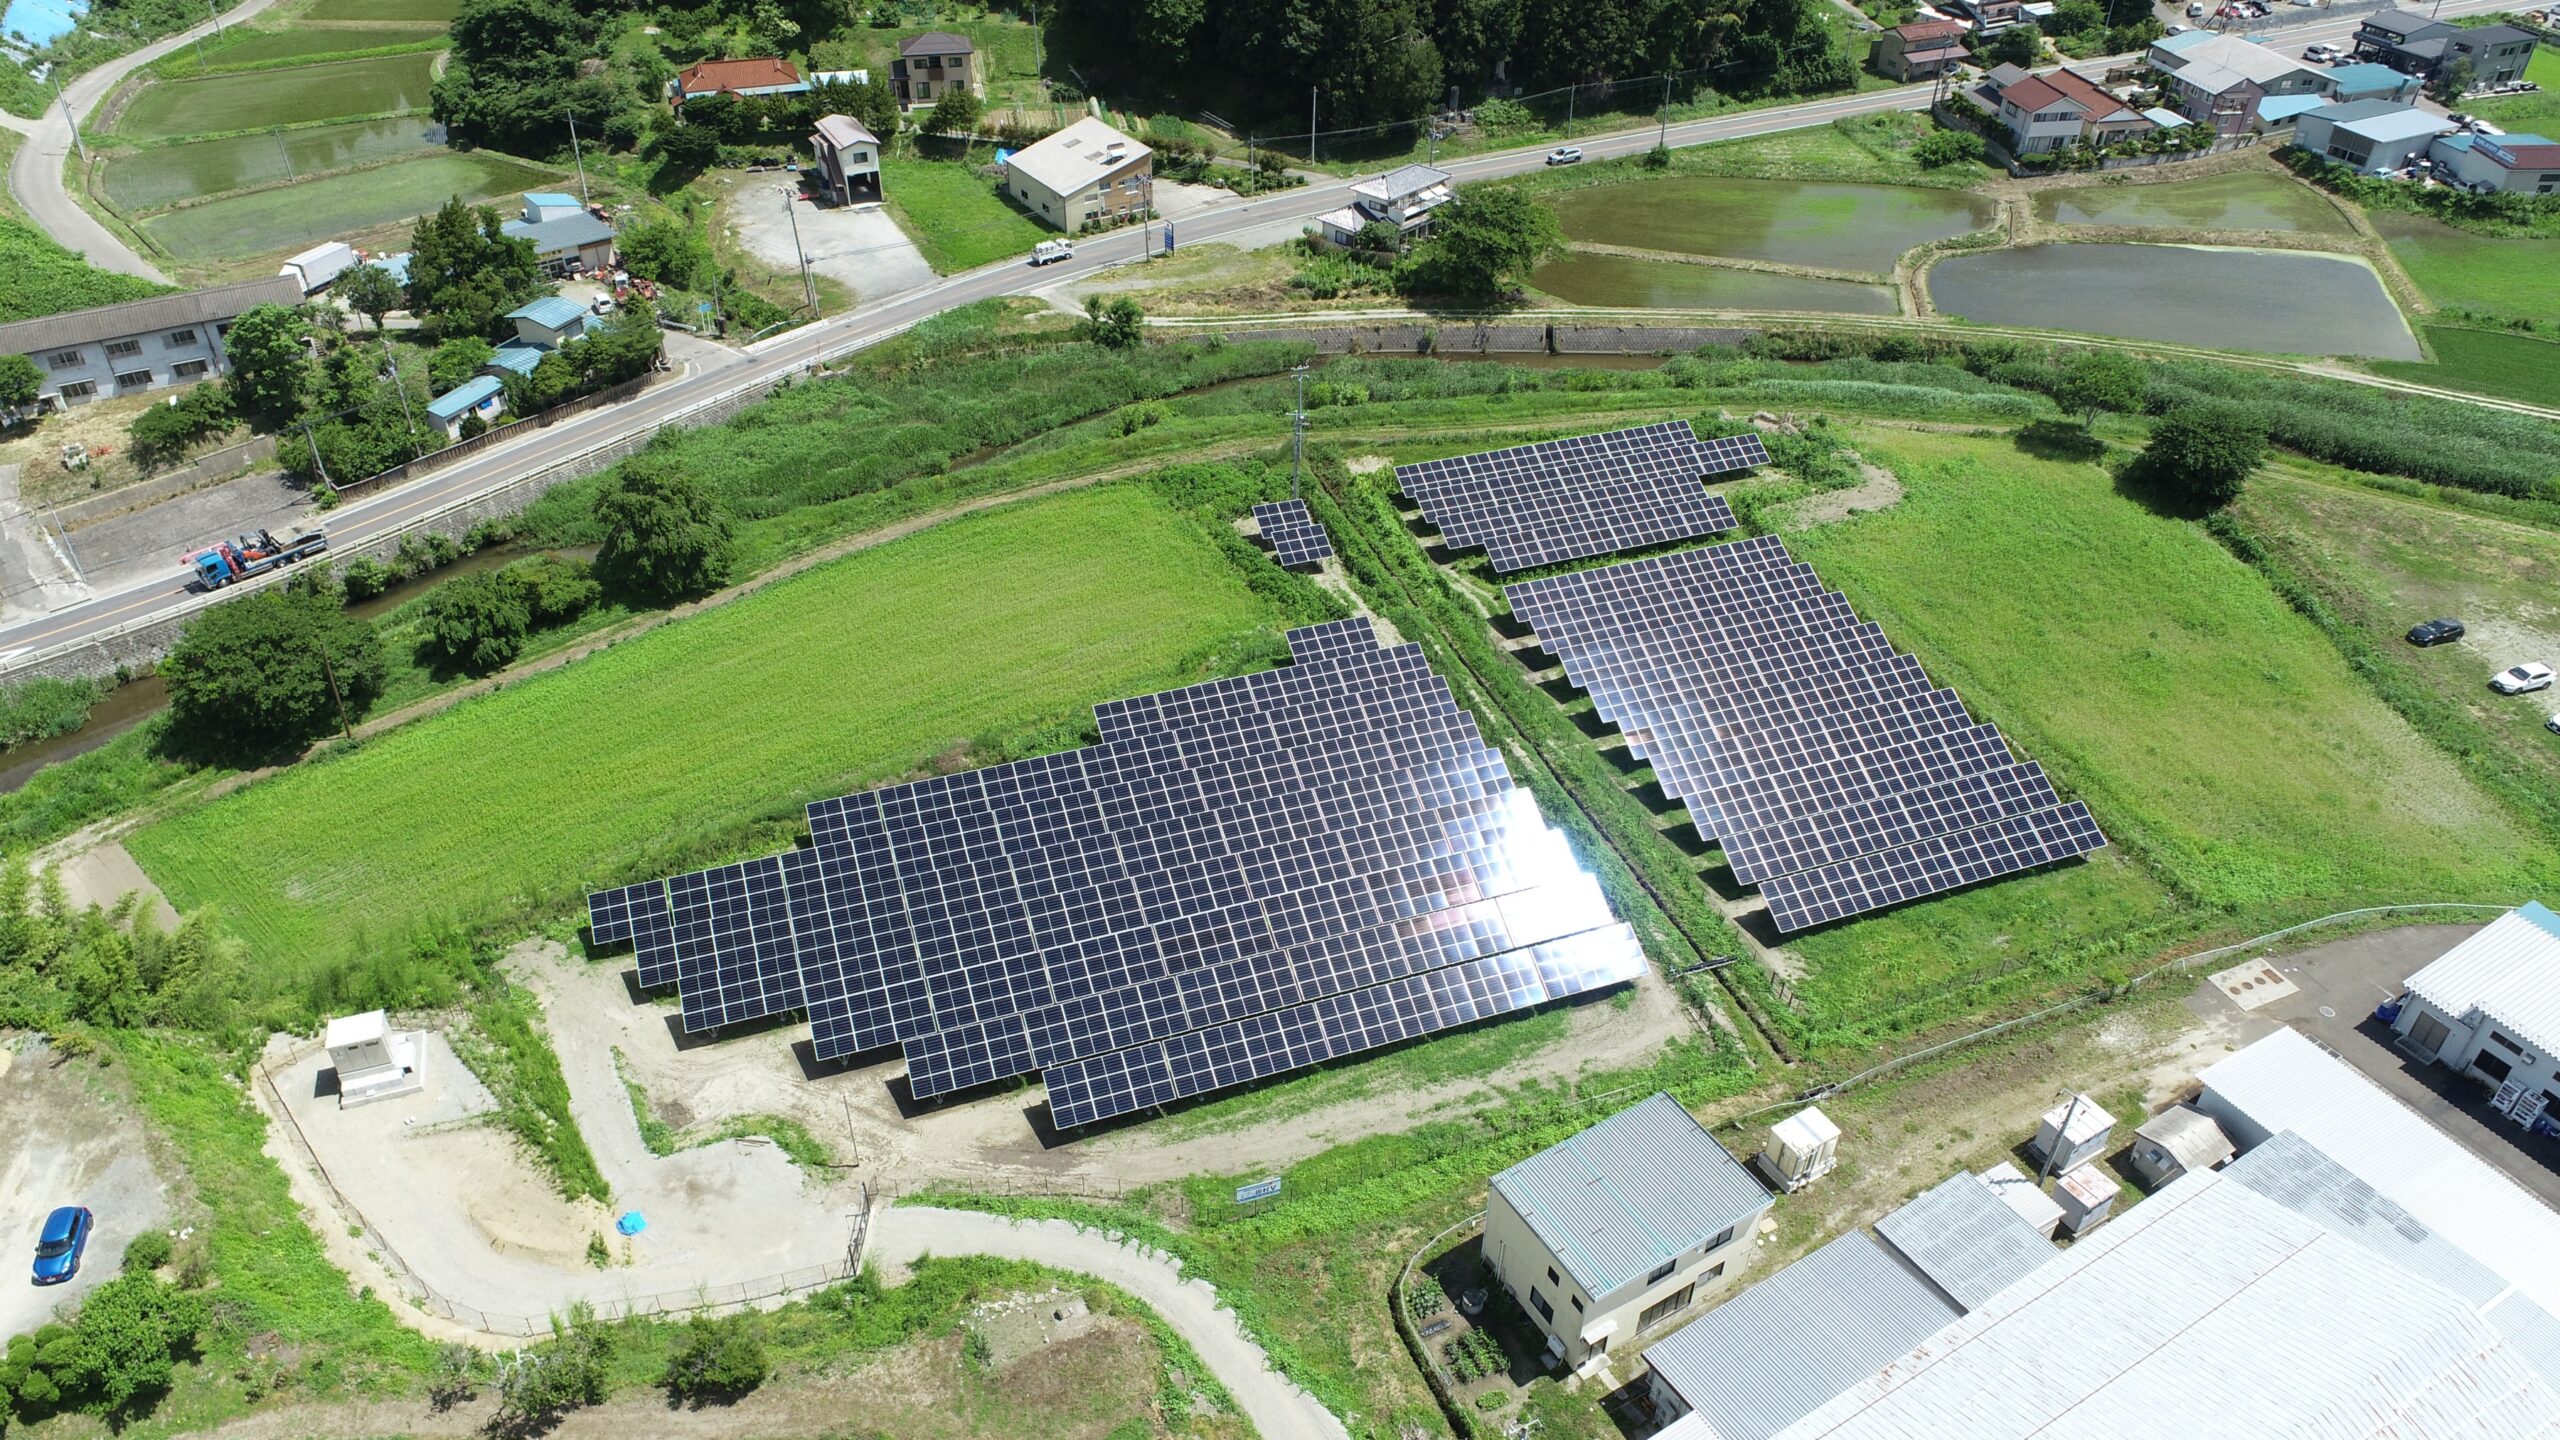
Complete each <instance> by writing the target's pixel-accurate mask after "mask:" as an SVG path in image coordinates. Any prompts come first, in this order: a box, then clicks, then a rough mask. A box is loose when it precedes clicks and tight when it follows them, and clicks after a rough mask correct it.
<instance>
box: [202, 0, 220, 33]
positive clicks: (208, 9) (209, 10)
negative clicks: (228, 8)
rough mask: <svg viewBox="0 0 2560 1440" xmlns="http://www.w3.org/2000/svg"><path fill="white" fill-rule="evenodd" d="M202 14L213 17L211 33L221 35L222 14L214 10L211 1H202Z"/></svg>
mask: <svg viewBox="0 0 2560 1440" xmlns="http://www.w3.org/2000/svg"><path fill="white" fill-rule="evenodd" d="M204 13H206V14H207V15H210V16H212V17H213V33H214V34H216V35H219V34H221V33H222V12H221V11H220V10H217V9H215V8H214V3H213V0H204Z"/></svg>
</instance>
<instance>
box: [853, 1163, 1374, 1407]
mask: <svg viewBox="0 0 2560 1440" xmlns="http://www.w3.org/2000/svg"><path fill="white" fill-rule="evenodd" d="M864 1254H865V1258H866V1259H867V1260H868V1259H876V1260H878V1261H879V1262H880V1265H881V1267H882V1269H883V1270H885V1271H887V1272H888V1279H889V1281H890V1283H892V1284H895V1283H898V1282H900V1281H902V1280H904V1279H905V1276H906V1271H907V1267H909V1266H911V1265H913V1264H914V1263H915V1262H916V1260H917V1259H918V1258H919V1257H922V1256H925V1255H997V1256H1002V1257H1004V1258H1006V1259H1009V1260H1033V1261H1037V1262H1039V1263H1040V1264H1043V1265H1051V1266H1055V1267H1057V1268H1058V1269H1060V1270H1072V1271H1074V1272H1076V1273H1077V1274H1079V1275H1090V1276H1092V1277H1094V1278H1095V1279H1097V1280H1104V1281H1108V1282H1109V1283H1111V1284H1113V1285H1117V1286H1119V1287H1120V1288H1121V1289H1123V1290H1126V1291H1128V1292H1129V1293H1130V1294H1132V1295H1135V1296H1137V1297H1138V1298H1139V1299H1141V1300H1144V1301H1145V1302H1147V1304H1148V1305H1150V1306H1152V1307H1154V1309H1155V1312H1156V1313H1157V1314H1158V1315H1161V1316H1163V1317H1164V1322H1165V1323H1166V1324H1168V1325H1170V1326H1172V1327H1173V1329H1174V1332H1175V1333H1176V1334H1178V1335H1180V1336H1181V1337H1182V1338H1183V1339H1185V1340H1188V1341H1190V1342H1191V1348H1192V1349H1194V1350H1197V1351H1199V1352H1200V1359H1201V1361H1202V1362H1203V1363H1205V1364H1206V1365H1207V1366H1208V1367H1209V1373H1210V1374H1212V1375H1215V1376H1217V1377H1218V1383H1219V1384H1221V1385H1224V1386H1226V1387H1227V1393H1228V1394H1230V1395H1233V1396H1235V1397H1236V1404H1237V1406H1238V1407H1239V1408H1241V1409H1242V1410H1243V1411H1244V1416H1245V1418H1246V1419H1247V1420H1250V1421H1252V1422H1253V1428H1254V1433H1256V1434H1258V1435H1260V1436H1261V1437H1262V1440H1350V1433H1349V1432H1348V1431H1346V1430H1344V1429H1343V1428H1342V1422H1341V1421H1339V1420H1337V1419H1335V1418H1334V1417H1333V1412H1331V1411H1329V1410H1327V1409H1325V1408H1324V1407H1323V1406H1322V1405H1319V1404H1317V1403H1316V1401H1315V1397H1314V1396H1311V1395H1309V1394H1308V1393H1307V1392H1306V1391H1304V1390H1301V1389H1299V1388H1298V1387H1297V1386H1296V1385H1295V1384H1293V1383H1291V1382H1290V1380H1289V1379H1288V1377H1287V1376H1284V1375H1282V1374H1280V1373H1279V1372H1278V1371H1276V1370H1274V1369H1272V1368H1271V1362H1270V1360H1269V1359H1268V1358H1266V1357H1265V1356H1264V1355H1263V1353H1262V1347H1261V1346H1258V1345H1256V1344H1254V1343H1253V1341H1252V1340H1250V1339H1248V1338H1247V1337H1246V1335H1245V1333H1244V1329H1243V1327H1242V1326H1240V1325H1238V1324H1237V1323H1236V1317H1235V1312H1234V1311H1232V1310H1222V1309H1220V1308H1219V1307H1218V1292H1217V1291H1216V1290H1215V1289H1213V1288H1211V1287H1210V1286H1209V1285H1207V1284H1205V1283H1204V1282H1202V1281H1198V1280H1186V1279H1184V1278H1182V1262H1181V1261H1179V1260H1175V1259H1172V1258H1170V1257H1168V1256H1164V1255H1161V1254H1158V1253H1156V1252H1155V1251H1153V1250H1147V1249H1142V1248H1140V1247H1139V1246H1136V1245H1132V1244H1128V1243H1127V1242H1124V1241H1119V1240H1114V1239H1112V1238H1110V1237H1109V1236H1107V1235H1101V1234H1097V1233H1095V1232H1093V1231H1091V1230H1080V1229H1078V1228H1076V1227H1075V1226H1073V1225H1070V1224H1068V1223H1066V1222H1065V1221H1063V1220H1008V1219H1005V1218H1003V1217H1002V1216H998V1215H981V1214H978V1213H977V1212H975V1211H969V1210H939V1209H933V1208H930V1207H927V1206H913V1207H897V1208H891V1209H886V1210H882V1211H881V1212H879V1214H878V1215H877V1216H875V1217H874V1218H873V1220H872V1224H871V1232H870V1236H869V1239H868V1242H867V1243H866V1244H865V1246H864Z"/></svg>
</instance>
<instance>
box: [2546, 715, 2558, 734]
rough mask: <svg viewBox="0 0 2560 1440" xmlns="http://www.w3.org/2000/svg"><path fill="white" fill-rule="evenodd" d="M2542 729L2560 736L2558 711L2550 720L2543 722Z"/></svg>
mask: <svg viewBox="0 0 2560 1440" xmlns="http://www.w3.org/2000/svg"><path fill="white" fill-rule="evenodd" d="M2542 728H2543V729H2545V730H2548V731H2550V732H2551V733H2552V734H2554V735H2560V711H2555V712H2554V713H2553V714H2552V716H2551V718H2550V719H2548V720H2545V721H2543V722H2542Z"/></svg>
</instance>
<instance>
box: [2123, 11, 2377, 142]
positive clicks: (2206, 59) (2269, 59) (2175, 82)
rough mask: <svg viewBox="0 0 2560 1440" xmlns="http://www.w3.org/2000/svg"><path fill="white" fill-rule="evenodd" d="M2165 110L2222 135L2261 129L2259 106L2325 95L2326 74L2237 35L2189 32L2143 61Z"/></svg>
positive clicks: (2165, 40) (2173, 37) (2159, 46)
mask: <svg viewBox="0 0 2560 1440" xmlns="http://www.w3.org/2000/svg"><path fill="white" fill-rule="evenodd" d="M2146 58H2147V59H2149V60H2150V62H2151V66H2152V69H2154V70H2155V71H2157V72H2158V73H2159V76H2160V89H2161V93H2162V95H2163V96H2164V97H2166V99H2167V101H2168V107H2169V108H2170V109H2172V110H2175V111H2177V112H2178V113H2179V114H2181V115H2184V116H2186V117H2187V118H2188V119H2190V120H2194V121H2197V122H2200V123H2202V124H2207V125H2211V126H2212V127H2213V128H2214V130H2215V132H2216V133H2218V134H2222V135H2245V134H2247V133H2249V131H2250V130H2252V129H2254V128H2259V127H2260V126H2261V124H2262V123H2263V122H2262V119H2261V117H2260V115H2259V106H2260V105H2261V104H2262V103H2263V102H2264V101H2266V100H2268V99H2270V98H2273V97H2278V96H2292V95H2326V94H2328V93H2329V91H2330V88H2331V86H2332V83H2333V82H2332V80H2331V78H2330V72H2329V71H2327V70H2325V69H2323V68H2322V67H2320V66H2317V65H2309V64H2305V63H2303V62H2302V61H2300V60H2297V59H2295V58H2293V57H2292V56H2290V55H2286V54H2284V53H2282V52H2281V51H2278V50H2277V49H2276V48H2275V47H2273V46H2270V45H2258V44H2253V43H2251V42H2250V41H2247V40H2243V39H2241V38H2240V37H2239V36H2237V35H2218V34H2214V33H2212V32H2210V31H2204V30H2190V31H2188V32H2187V33H2185V34H2183V35H2171V36H2167V37H2165V38H2163V39H2161V40H2159V41H2156V42H2154V43H2153V45H2152V46H2151V49H2150V51H2149V53H2148V55H2147V56H2146Z"/></svg>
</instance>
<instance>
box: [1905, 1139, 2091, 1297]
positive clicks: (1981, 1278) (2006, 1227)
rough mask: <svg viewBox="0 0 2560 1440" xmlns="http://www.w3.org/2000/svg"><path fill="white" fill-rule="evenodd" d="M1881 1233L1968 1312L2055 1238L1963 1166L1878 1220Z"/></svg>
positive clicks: (2022, 1271) (2017, 1276)
mask: <svg viewBox="0 0 2560 1440" xmlns="http://www.w3.org/2000/svg"><path fill="white" fill-rule="evenodd" d="M1876 1233H1877V1234H1879V1235H1881V1236H1883V1237H1884V1238H1885V1240H1886V1241H1887V1242H1888V1243H1890V1244H1891V1245H1892V1246H1893V1248H1894V1249H1896V1250H1899V1251H1901V1252H1902V1257H1903V1258H1904V1259H1906V1260H1908V1261H1910V1262H1911V1263H1912V1264H1913V1265H1916V1266H1918V1267H1919V1269H1920V1273H1921V1274H1923V1275H1926V1276H1928V1277H1929V1278H1930V1279H1931V1280H1932V1281H1935V1282H1936V1283H1937V1286H1938V1288H1939V1289H1941V1290H1944V1291H1945V1292H1947V1295H1948V1296H1949V1298H1951V1299H1953V1300H1954V1301H1955V1302H1956V1304H1957V1305H1958V1306H1960V1307H1962V1308H1964V1309H1967V1310H1971V1309H1973V1308H1975V1307H1976V1306H1979V1305H1980V1304H1981V1303H1982V1302H1983V1301H1985V1300H1988V1299H1990V1298H1991V1297H1992V1296H1994V1295H1996V1294H1998V1293H2000V1291H2002V1290H2003V1289H2006V1288H2007V1287H2008V1286H2010V1285H2013V1284H2015V1283H2017V1282H2018V1281H2019V1280H2022V1279H2024V1278H2026V1277H2027V1276H2028V1275H2029V1274H2031V1273H2033V1272H2034V1271H2035V1269H2036V1267H2038V1266H2040V1265H2042V1264H2044V1263H2045V1262H2046V1261H2048V1260H2050V1259H2052V1258H2053V1256H2054V1248H2053V1242H2052V1241H2050V1240H2047V1239H2045V1238H2044V1237H2043V1236H2042V1235H2039V1234H2037V1233H2036V1228H2035V1227H2034V1226H2032V1225H2030V1224H2028V1223H2027V1222H2026V1221H2024V1220H2022V1219H2020V1218H2019V1217H2018V1212H2017V1211H2015V1210H2012V1209H2010V1208H2009V1205H2008V1202H2006V1201H2004V1200H2002V1199H2001V1198H2000V1197H1999V1196H1997V1195H1994V1194H1992V1193H1991V1191H1990V1189H1989V1187H1987V1186H1985V1185H1984V1184H1983V1183H1982V1182H1981V1181H1980V1180H1977V1179H1975V1178H1974V1177H1973V1176H1971V1175H1969V1174H1965V1173H1964V1172H1962V1171H1959V1172H1957V1173H1956V1174H1954V1175H1950V1176H1948V1177H1947V1178H1946V1179H1945V1180H1943V1181H1941V1182H1939V1184H1938V1185H1937V1186H1936V1187H1934V1188H1932V1189H1930V1190H1928V1191H1927V1192H1925V1193H1923V1194H1922V1195H1921V1196H1920V1197H1919V1198H1918V1199H1915V1200H1913V1201H1912V1202H1911V1203H1910V1204H1908V1205H1905V1206H1903V1207H1902V1208H1901V1209H1899V1210H1896V1211H1894V1212H1893V1213H1892V1214H1890V1215H1887V1216H1886V1217H1884V1218H1883V1219H1881V1220H1879V1221H1877V1222H1876Z"/></svg>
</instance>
